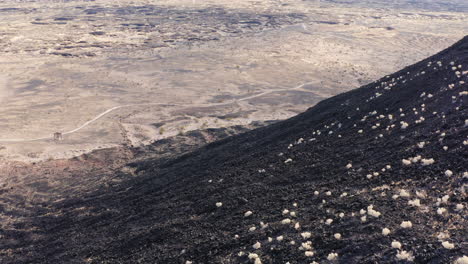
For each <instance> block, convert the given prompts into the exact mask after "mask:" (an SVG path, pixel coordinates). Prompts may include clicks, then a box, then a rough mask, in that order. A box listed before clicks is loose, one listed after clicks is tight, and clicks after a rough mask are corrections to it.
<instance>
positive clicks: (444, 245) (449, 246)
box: [442, 241, 455, 249]
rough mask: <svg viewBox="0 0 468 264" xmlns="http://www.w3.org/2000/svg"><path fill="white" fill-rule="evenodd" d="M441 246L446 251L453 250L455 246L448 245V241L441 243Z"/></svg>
mask: <svg viewBox="0 0 468 264" xmlns="http://www.w3.org/2000/svg"><path fill="white" fill-rule="evenodd" d="M442 246H443V247H444V248H446V249H454V248H455V245H454V244H453V243H450V242H448V241H444V242H442Z"/></svg>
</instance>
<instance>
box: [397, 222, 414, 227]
mask: <svg viewBox="0 0 468 264" xmlns="http://www.w3.org/2000/svg"><path fill="white" fill-rule="evenodd" d="M400 226H401V227H402V228H411V227H413V224H412V223H411V221H403V222H401V224H400Z"/></svg>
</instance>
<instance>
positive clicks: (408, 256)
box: [396, 250, 414, 261]
mask: <svg viewBox="0 0 468 264" xmlns="http://www.w3.org/2000/svg"><path fill="white" fill-rule="evenodd" d="M396 257H397V259H401V260H408V261H413V260H414V256H413V254H412V253H411V252H407V251H404V250H402V251H398V253H397V255H396Z"/></svg>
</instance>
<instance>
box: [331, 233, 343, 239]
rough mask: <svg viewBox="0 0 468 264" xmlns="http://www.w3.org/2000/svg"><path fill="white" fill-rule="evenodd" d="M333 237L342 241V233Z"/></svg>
mask: <svg viewBox="0 0 468 264" xmlns="http://www.w3.org/2000/svg"><path fill="white" fill-rule="evenodd" d="M333 236H334V237H335V239H341V234H340V233H336V234H334V235H333Z"/></svg>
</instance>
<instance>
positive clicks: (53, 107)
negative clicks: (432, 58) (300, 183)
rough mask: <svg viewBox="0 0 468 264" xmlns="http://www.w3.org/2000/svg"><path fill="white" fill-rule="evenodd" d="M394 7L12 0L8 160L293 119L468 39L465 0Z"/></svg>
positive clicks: (2, 46) (5, 60)
mask: <svg viewBox="0 0 468 264" xmlns="http://www.w3.org/2000/svg"><path fill="white" fill-rule="evenodd" d="M384 2H385V1H366V3H364V4H363V2H362V1H361V2H359V5H357V4H349V3H340V1H298V0H283V1H267V0H265V1H245V0H239V1H226V0H216V1H214V0H210V1H201V0H189V1H182V0H164V1H110V0H96V1H67V2H52V1H35V2H34V1H28V2H22V1H14V2H13V1H0V113H1V116H0V160H23V161H37V160H44V159H50V158H64V157H72V156H76V155H79V154H81V153H84V152H88V151H91V150H93V149H99V148H105V147H112V146H121V145H133V146H139V145H144V144H148V143H151V142H153V141H154V140H157V139H161V138H166V137H169V136H173V135H176V134H180V133H184V132H187V131H190V130H197V129H201V128H208V127H224V126H232V125H242V124H249V123H251V122H252V121H257V120H259V121H263V120H281V119H285V118H288V117H291V116H292V115H295V114H297V113H299V112H302V111H304V110H305V109H307V108H309V107H311V106H312V105H314V104H315V103H317V102H318V101H320V100H322V99H324V98H327V97H330V96H332V95H335V94H338V93H341V92H344V91H347V90H350V89H353V88H356V87H358V86H361V85H363V84H365V83H368V82H370V81H373V80H375V79H377V78H379V77H381V76H383V75H386V74H389V73H392V72H394V71H395V70H397V69H400V68H402V67H404V66H406V65H409V64H411V63H414V62H416V61H419V60H421V59H423V58H425V57H427V56H429V55H431V54H434V53H436V52H437V51H439V50H442V49H444V48H446V47H448V46H450V45H451V44H453V43H454V42H455V41H457V40H459V39H460V38H462V37H463V36H464V35H466V33H467V32H468V16H467V15H468V6H467V3H464V1H456V0H455V1H453V2H452V3H451V5H447V4H444V2H443V1H433V2H432V4H431V5H423V4H421V5H417V4H415V5H411V4H405V3H406V1H393V2H392V4H391V5H386V4H385V3H384ZM445 2H446V1H445ZM55 132H61V133H63V140H62V141H54V140H53V139H52V135H53V133H55Z"/></svg>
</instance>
